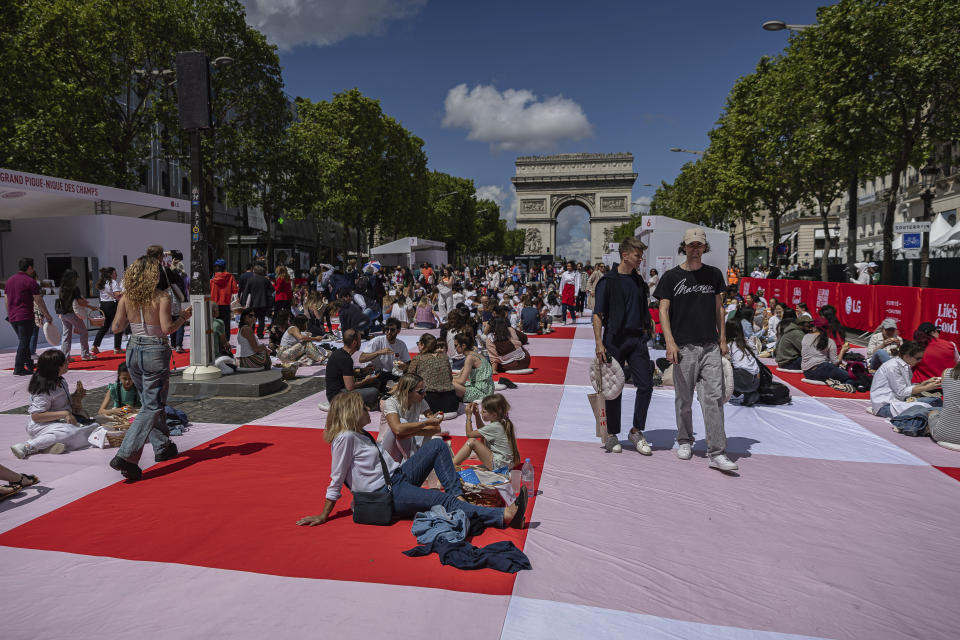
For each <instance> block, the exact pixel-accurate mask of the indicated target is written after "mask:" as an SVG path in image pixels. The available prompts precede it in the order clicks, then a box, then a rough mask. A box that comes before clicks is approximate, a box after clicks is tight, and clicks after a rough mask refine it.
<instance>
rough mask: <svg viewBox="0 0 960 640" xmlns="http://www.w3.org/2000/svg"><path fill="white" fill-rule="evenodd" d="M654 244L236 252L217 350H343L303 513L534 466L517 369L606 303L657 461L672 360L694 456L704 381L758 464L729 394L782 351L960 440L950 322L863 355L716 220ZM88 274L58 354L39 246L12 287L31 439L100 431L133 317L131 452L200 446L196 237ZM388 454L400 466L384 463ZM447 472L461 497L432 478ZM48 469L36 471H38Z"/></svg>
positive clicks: (608, 333) (221, 287)
mask: <svg viewBox="0 0 960 640" xmlns="http://www.w3.org/2000/svg"><path fill="white" fill-rule="evenodd" d="M645 249H646V247H645V246H644V245H643V243H642V242H640V241H639V240H637V239H633V238H630V239H627V240H626V241H624V242H622V243H621V244H620V261H619V262H618V263H616V264H615V265H614V267H613V268H612V269H610V268H608V267H607V266H605V265H603V264H597V265H586V266H584V265H582V264H577V263H574V262H568V263H566V265H564V267H563V268H554V266H553V265H551V264H545V265H542V266H537V267H536V268H530V267H526V266H525V265H522V264H511V265H496V264H492V265H488V266H485V267H483V266H481V267H471V266H462V267H459V268H454V267H453V266H451V265H441V266H435V265H429V264H421V265H418V266H416V267H414V268H407V267H405V266H400V267H384V266H381V265H380V264H378V263H373V262H371V263H367V264H363V263H362V262H360V261H357V260H347V261H345V262H343V263H341V264H338V265H326V264H322V265H316V266H314V267H313V268H312V269H310V270H309V271H303V272H299V273H297V272H296V271H295V270H294V269H293V268H291V267H289V266H288V265H276V266H275V267H274V268H273V269H268V267H267V265H266V264H265V263H264V262H255V263H251V264H249V265H246V267H245V268H244V270H243V271H242V272H240V273H239V274H236V275H234V274H232V273H230V272H228V271H227V268H226V262H225V261H224V260H222V259H220V260H216V261H215V262H214V265H213V266H214V274H213V275H212V277H211V280H210V298H211V301H212V305H213V306H212V308H213V310H214V313H213V321H212V331H213V334H214V336H215V342H214V347H215V351H216V353H217V364H218V365H219V366H220V367H221V369H222V370H223V371H224V372H225V373H233V372H235V371H252V370H259V369H270V368H272V367H274V366H282V367H286V368H289V367H296V366H298V365H300V366H302V365H315V364H323V365H325V370H324V372H323V375H324V378H325V383H326V384H325V398H326V399H325V401H324V402H321V403H320V406H319V409H320V410H321V411H323V412H327V414H326V417H325V420H326V423H327V441H328V442H330V443H331V447H332V449H333V452H334V454H335V455H334V466H335V468H334V471H333V473H332V476H331V484H330V488H329V490H328V493H327V499H328V501H327V502H328V504H327V505H326V506H325V507H324V511H323V513H322V514H321V515H318V516H309V517H306V518H303V519H301V520H300V521H299V522H298V523H299V524H309V525H315V524H319V523H321V522H324V521H325V520H326V518H327V517H328V516H329V513H330V509H331V508H332V503H335V502H336V500H337V498H338V497H339V493H340V486H341V485H342V484H343V483H347V484H348V486H353V487H354V489H357V490H363V489H369V490H371V491H379V490H382V489H383V487H385V486H387V485H390V484H391V483H392V486H393V487H394V493H393V498H394V502H395V504H394V510H395V512H396V513H397V514H406V513H411V514H412V513H413V512H414V511H416V510H418V509H421V508H424V507H425V508H428V509H429V507H430V506H431V505H432V504H446V505H447V506H448V507H449V506H454V507H456V506H459V505H455V504H453V503H452V502H450V501H451V500H454V501H456V502H461V500H459V499H458V498H462V496H460V494H459V493H458V492H457V491H456V489H455V488H454V487H453V485H454V484H455V483H453V481H452V479H451V469H455V468H456V466H455V465H459V464H461V463H463V462H464V461H465V460H466V459H467V458H468V457H470V456H474V457H476V458H478V460H479V461H480V464H481V465H482V466H484V467H485V468H487V469H490V470H494V469H500V468H507V469H511V468H513V467H516V466H517V465H519V463H520V453H519V451H518V448H517V434H516V432H515V429H514V425H513V423H512V421H511V420H510V418H509V403H508V402H507V400H506V398H505V397H504V395H503V394H502V393H500V392H501V391H504V390H505V389H509V388H515V387H516V385H515V383H514V382H513V381H512V380H510V379H509V378H508V377H505V376H504V375H503V374H506V376H512V375H523V374H525V373H528V372H529V371H530V366H531V362H532V360H531V355H530V352H529V350H528V344H529V337H530V336H531V335H537V334H545V333H550V332H552V331H555V330H556V327H557V326H559V325H563V324H570V323H573V322H576V319H577V318H578V317H580V316H582V315H583V314H584V313H585V311H586V309H590V312H591V322H592V327H593V333H594V338H595V346H596V349H595V350H596V357H597V361H596V362H597V364H598V365H602V364H605V363H612V362H613V361H614V360H615V361H616V362H617V363H618V364H619V366H620V368H621V370H622V371H623V372H624V375H625V378H626V379H627V380H629V381H630V382H631V383H632V384H633V385H634V386H635V387H636V394H635V396H634V406H633V414H632V418H631V422H632V426H631V429H630V431H629V433H628V434H627V441H628V442H629V443H630V444H632V446H633V447H634V448H635V450H636V451H637V452H638V453H640V454H641V455H646V456H649V455H652V454H653V449H652V447H651V446H650V443H649V442H648V441H647V440H646V438H645V435H644V431H645V427H646V422H647V414H648V409H649V405H650V400H651V397H652V392H653V387H654V386H655V384H657V383H658V382H659V380H660V378H661V375H663V374H664V373H665V372H666V370H668V369H669V370H670V373H671V379H672V384H673V386H674V390H675V394H676V400H675V412H676V416H675V417H676V423H677V444H678V447H677V456H678V457H679V458H680V459H681V460H689V459H690V458H692V455H693V454H692V445H693V442H694V437H693V427H692V404H693V396H694V390H695V389H696V390H697V397H698V400H699V403H700V406H701V411H702V413H703V417H704V423H705V424H706V427H707V430H706V437H707V457H708V459H709V466H710V467H713V468H716V469H719V470H721V471H725V472H733V471H736V470H738V468H739V467H738V465H737V463H736V462H734V461H732V460H731V459H730V458H729V457H728V456H727V455H726V435H725V428H724V412H723V404H724V402H725V401H726V397H727V396H729V394H730V391H731V389H725V386H727V385H728V384H729V383H728V382H727V381H726V379H725V373H724V371H725V367H728V366H729V368H730V369H732V374H733V375H732V393H733V395H734V397H735V400H733V401H734V402H738V403H739V404H741V405H742V406H747V407H749V406H753V405H755V404H758V403H760V402H762V401H763V398H764V393H765V391H764V387H763V385H764V372H765V371H766V372H767V373H769V370H768V369H767V367H766V365H764V364H763V363H762V359H764V358H772V359H773V360H774V362H775V363H776V366H777V368H779V369H781V370H785V371H796V372H802V373H803V376H804V378H805V379H807V380H809V381H821V382H824V383H826V384H829V385H830V386H832V387H834V388H836V389H839V390H841V391H848V392H856V391H861V392H869V393H870V397H871V401H872V408H873V411H874V413H875V414H876V415H878V416H882V417H886V418H890V419H891V420H896V419H898V418H899V419H901V421H900V422H895V423H894V424H901V425H903V428H904V429H905V432H906V430H909V429H915V423H918V422H919V417H918V416H921V414H922V417H923V420H924V427H925V428H926V430H927V431H929V433H930V434H931V435H932V436H933V437H934V438H935V439H937V440H938V441H940V442H942V443H944V444H945V445H951V444H952V445H956V446H960V382H958V381H957V380H958V378H960V364H958V363H960V358H958V354H957V350H956V347H955V346H954V345H953V343H952V342H949V341H947V340H944V339H941V338H940V337H939V331H938V330H937V328H936V327H935V326H934V325H932V324H930V323H924V324H923V325H921V326H920V327H919V328H918V329H917V331H916V333H915V334H914V335H913V336H912V337H911V338H912V339H911V340H904V338H903V337H901V336H900V335H899V334H898V327H897V323H896V321H895V320H894V319H892V318H888V319H886V320H884V321H883V323H881V325H880V327H878V328H877V331H876V333H875V334H874V335H872V336H871V338H870V340H869V343H868V346H867V349H866V354H865V355H864V354H862V353H857V351H858V350H856V349H852V347H851V343H850V342H849V341H848V340H847V339H846V334H845V330H844V328H843V327H842V326H841V325H840V323H839V321H838V320H837V314H836V311H835V310H834V309H833V308H832V307H830V306H825V307H822V308H820V309H816V310H811V309H808V308H806V307H805V305H803V304H800V305H797V307H796V308H792V307H790V306H789V305H788V304H786V303H785V302H783V301H778V300H776V299H767V298H766V297H765V296H764V290H763V288H760V289H758V290H757V291H756V292H755V293H753V294H748V295H740V293H739V290H738V287H737V286H736V284H735V283H733V282H731V279H730V278H731V274H730V273H728V274H727V277H726V278H725V277H724V274H723V273H722V272H721V271H719V270H718V269H716V268H714V267H712V266H710V265H708V264H706V263H704V262H703V255H704V254H705V253H706V252H708V251H710V249H711V248H710V245H709V243H708V242H707V240H706V236H705V234H704V233H703V231H702V230H700V229H690V230H688V232H687V233H685V234H684V237H683V242H682V243H681V244H680V246H679V248H678V254H679V255H681V256H683V262H682V263H681V264H679V265H678V266H676V267H674V268H672V269H669V270H667V271H665V272H664V273H658V272H657V271H656V270H655V269H651V270H649V271H648V272H647V273H645V274H642V273H640V272H639V268H640V265H641V263H642V262H643V258H644V251H645ZM868 269H869V267H868ZM735 275H736V276H737V279H739V274H735ZM765 275H766V276H767V277H770V275H771V274H769V273H766V274H765ZM77 280H78V275H77V274H76V272H72V271H70V270H67V271H66V272H65V273H64V274H63V275H62V276H61V287H60V292H59V294H58V296H57V298H56V304H55V305H54V309H53V311H54V314H55V315H56V316H58V318H59V320H60V335H59V336H58V338H59V339H58V341H57V342H58V344H59V347H60V348H59V349H49V350H46V351H43V352H42V353H41V354H40V355H39V357H37V355H36V342H37V338H38V332H39V331H41V330H43V331H44V333H45V335H46V336H48V341H49V336H50V334H51V333H55V332H50V331H49V330H50V328H51V325H52V324H53V314H51V313H50V310H49V309H48V308H47V307H46V305H45V303H44V300H43V296H42V295H41V292H40V289H39V286H38V282H37V278H36V272H35V269H34V266H33V262H32V260H30V259H29V258H25V259H23V260H21V262H20V269H19V272H18V273H17V274H16V275H14V276H13V277H11V278H10V279H9V280H8V281H7V282H6V283H5V289H6V291H5V293H6V300H7V311H8V318H9V321H10V323H11V325H12V326H13V327H14V329H15V330H16V332H17V335H18V338H19V345H18V349H17V355H16V359H15V367H14V374H15V375H21V376H29V377H30V381H29V384H28V390H29V392H30V394H31V404H30V407H29V414H30V416H29V420H28V425H27V434H28V436H29V439H28V440H26V441H24V442H21V443H16V444H14V445H13V447H12V449H13V452H14V454H15V455H16V456H17V457H18V458H26V457H28V456H30V455H34V454H38V453H54V454H55V453H63V452H66V451H70V450H73V449H77V448H81V447H84V446H87V444H86V443H87V440H88V438H89V436H90V434H91V431H92V430H94V429H96V428H97V427H98V425H97V423H96V422H94V421H90V420H84V419H83V418H84V417H85V416H83V415H82V414H81V412H78V410H77V409H78V403H80V401H82V398H83V394H84V393H85V390H83V389H82V386H81V385H78V387H77V388H76V389H75V390H74V391H73V392H71V391H70V389H69V388H68V386H67V385H66V383H65V381H64V378H63V376H64V374H65V373H66V371H67V370H68V368H69V365H70V362H71V346H72V344H73V342H74V339H75V338H79V342H80V358H81V359H83V360H93V359H96V358H98V356H100V355H101V351H100V347H101V346H102V343H103V340H104V339H105V338H106V334H107V333H111V332H112V333H113V341H114V344H113V346H114V352H115V353H122V354H125V362H124V363H123V364H121V365H120V367H119V369H118V371H117V381H116V383H114V384H111V385H110V388H109V391H108V393H107V395H106V397H105V398H104V401H103V403H102V405H101V406H100V408H99V411H98V415H99V416H107V417H109V416H111V415H115V414H118V413H120V412H127V413H129V414H130V415H135V417H134V418H133V420H132V424H131V427H130V429H129V430H128V432H127V434H126V435H125V437H124V439H123V442H122V445H121V447H120V448H119V450H118V451H117V454H116V455H115V456H114V457H113V459H112V460H111V462H110V466H111V467H113V468H115V469H117V470H118V471H120V473H121V474H122V475H123V476H124V477H125V478H127V479H128V480H131V481H136V480H139V479H140V477H141V475H142V471H141V468H140V466H139V460H140V458H141V456H142V452H143V448H144V446H145V444H146V442H147V441H148V440H149V441H150V443H151V445H152V447H153V451H154V458H155V460H157V461H163V460H168V459H171V458H174V457H176V456H178V455H179V452H178V451H177V448H176V445H175V444H174V443H173V441H172V440H171V439H170V437H169V432H168V430H167V428H166V423H165V408H166V401H167V398H166V394H167V389H168V386H169V383H168V381H169V376H170V372H171V356H172V353H173V352H183V339H184V327H185V325H186V324H187V323H188V322H189V319H190V317H191V313H192V309H191V308H190V306H189V305H188V304H187V303H186V299H187V296H186V292H187V291H188V290H189V284H190V283H189V277H188V276H187V273H186V271H185V269H184V267H183V263H182V255H180V254H179V252H177V251H164V250H163V248H161V247H157V246H152V247H149V248H148V249H147V251H146V252H145V254H144V255H143V256H141V257H140V258H139V259H138V260H136V261H135V262H134V263H133V264H132V265H131V266H130V267H128V268H127V269H126V271H125V272H124V273H123V274H119V273H118V272H117V270H116V269H115V268H113V267H105V268H103V269H101V270H100V276H99V279H98V280H97V282H96V288H97V290H98V295H99V305H95V304H91V303H90V302H88V301H87V299H86V298H85V297H84V296H83V295H82V293H81V290H80V287H79V284H78V281H77ZM97 306H98V307H99V308H98V309H97ZM96 313H100V314H102V316H103V319H104V322H103V325H102V326H100V327H99V329H98V331H97V333H96V335H95V337H94V340H93V344H92V345H88V342H89V335H88V333H87V322H86V320H87V318H86V317H85V316H88V315H90V314H96ZM234 326H236V327H237V331H236V333H235V334H234V333H233V332H232V331H231V329H232V327H234ZM414 328H416V329H420V330H426V332H423V331H419V332H418V334H419V335H418V337H417V342H416V352H415V354H414V355H413V356H412V355H411V352H410V349H409V348H408V344H407V342H406V341H405V340H404V339H403V338H402V337H401V334H402V332H403V331H404V330H410V329H414ZM234 336H235V337H234ZM124 340H126V344H125V345H124ZM124 347H125V349H124ZM651 347H660V348H662V349H664V350H665V352H666V354H665V356H666V357H665V358H663V359H661V360H659V361H657V362H656V363H655V362H654V361H653V360H652V359H651V357H650V352H649V350H650V348H651ZM35 358H36V364H34V359H35ZM725 359H726V363H725ZM495 376H497V377H498V378H499V379H498V380H496V381H495ZM767 384H768V385H769V383H767ZM941 393H942V395H943V398H942V400H941V399H940V397H939V396H940V395H941ZM931 396H936V397H931ZM621 404H622V392H621V393H620V394H619V395H617V396H616V397H614V398H608V399H606V400H605V413H606V417H607V433H606V435H605V437H604V438H603V445H604V448H605V449H606V451H608V452H611V453H618V452H621V451H622V450H623V447H622V443H621V441H620V438H619V434H620V424H621V411H622V409H621ZM370 410H378V411H380V413H381V415H382V424H381V428H380V430H379V431H380V437H379V441H378V442H370V441H368V439H367V438H366V437H364V434H365V433H366V432H365V431H364V427H365V426H366V424H368V422H369V413H368V412H369V411H370ZM456 415H465V416H466V431H465V435H466V437H467V441H466V444H465V445H463V447H462V448H460V450H459V451H456V452H454V451H452V450H450V448H449V447H448V446H446V443H445V442H444V439H445V438H447V437H448V434H447V433H446V432H445V431H444V430H443V429H442V423H443V422H444V421H445V420H447V419H449V418H451V417H454V416H456ZM911 421H912V422H911ZM474 425H475V426H474ZM381 454H382V457H383V460H384V461H389V463H385V468H383V469H381V467H380V464H379V458H380V456H381ZM7 471H8V470H0V474H6V473H7ZM431 472H432V473H434V474H435V476H436V478H438V479H439V482H440V484H441V485H443V486H444V487H445V488H446V494H447V497H445V498H440V497H437V496H435V495H433V494H430V495H426V494H421V493H420V491H421V490H420V489H419V486H420V485H421V484H422V483H423V479H424V478H426V477H427V476H428V475H430V473H431ZM9 473H10V474H13V473H14V472H12V471H11V472H9ZM385 473H386V475H385ZM8 475H9V474H8ZM31 478H32V476H29V475H22V476H18V478H17V480H22V482H20V485H21V486H27V485H28V484H29V483H30V482H31ZM11 480H12V478H11ZM351 483H352V484H351ZM398 489H401V490H399V491H398ZM414 489H416V490H414ZM435 493H436V492H435ZM523 499H524V501H525V500H526V497H525V496H524V498H523ZM476 515H477V517H480V518H482V519H484V521H485V522H488V523H489V524H493V525H496V526H505V525H507V524H510V523H516V522H518V520H517V519H518V518H519V522H521V523H522V518H523V516H522V510H521V511H520V514H519V515H518V513H517V509H516V507H514V508H510V507H508V508H507V509H506V510H501V511H500V512H496V513H494V512H481V511H478V512H477V513H476Z"/></svg>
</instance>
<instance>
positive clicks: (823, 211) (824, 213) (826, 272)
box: [814, 199, 832, 282]
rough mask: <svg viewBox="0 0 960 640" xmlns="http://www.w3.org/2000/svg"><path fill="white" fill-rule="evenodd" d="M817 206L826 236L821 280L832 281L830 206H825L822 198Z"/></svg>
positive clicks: (821, 257)
mask: <svg viewBox="0 0 960 640" xmlns="http://www.w3.org/2000/svg"><path fill="white" fill-rule="evenodd" d="M817 206H818V207H819V208H820V220H821V221H822V222H823V235H824V236H825V237H826V240H825V241H824V243H823V255H822V256H820V281H821V282H830V245H831V244H832V239H831V238H830V222H829V221H828V220H827V217H828V216H829V215H830V206H829V205H827V206H826V207H824V206H823V203H821V202H820V200H819V199H818V200H817ZM814 255H816V249H814Z"/></svg>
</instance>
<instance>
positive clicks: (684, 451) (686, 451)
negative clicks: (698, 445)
mask: <svg viewBox="0 0 960 640" xmlns="http://www.w3.org/2000/svg"><path fill="white" fill-rule="evenodd" d="M677 457H678V458H680V459H681V460H689V459H690V458H692V457H693V446H691V444H690V443H689V442H684V443H683V444H681V445H680V448H678V449H677Z"/></svg>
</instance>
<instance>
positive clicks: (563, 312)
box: [560, 304, 577, 322]
mask: <svg viewBox="0 0 960 640" xmlns="http://www.w3.org/2000/svg"><path fill="white" fill-rule="evenodd" d="M576 310H577V308H576V307H575V306H574V305H572V304H562V305H560V321H561V322H566V321H567V312H569V313H570V320H571V322H576V321H577V314H576Z"/></svg>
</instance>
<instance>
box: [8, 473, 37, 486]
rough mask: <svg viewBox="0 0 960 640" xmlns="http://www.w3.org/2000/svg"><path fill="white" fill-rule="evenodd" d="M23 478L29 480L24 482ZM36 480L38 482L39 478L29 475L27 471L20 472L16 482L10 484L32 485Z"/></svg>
mask: <svg viewBox="0 0 960 640" xmlns="http://www.w3.org/2000/svg"><path fill="white" fill-rule="evenodd" d="M24 479H26V480H29V482H24ZM38 482H40V478H38V477H37V476H35V475H31V474H29V473H21V474H20V479H19V480H17V481H16V482H11V483H10V486H14V485H19V486H21V487H32V486H33V485H35V484H37V483H38Z"/></svg>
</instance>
